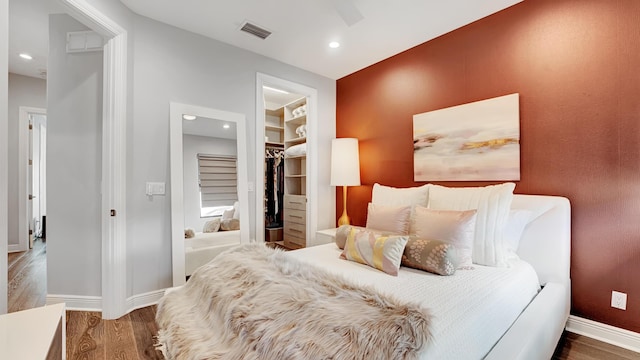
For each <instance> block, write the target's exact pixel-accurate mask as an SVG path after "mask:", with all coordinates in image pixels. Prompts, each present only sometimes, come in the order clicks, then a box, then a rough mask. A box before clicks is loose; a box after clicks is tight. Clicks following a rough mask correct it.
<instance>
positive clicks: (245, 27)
mask: <svg viewBox="0 0 640 360" xmlns="http://www.w3.org/2000/svg"><path fill="white" fill-rule="evenodd" d="M240 30H241V31H244V32H246V33H249V34H251V35H254V36H257V37H259V38H260V39H262V40H264V39H266V38H267V37H268V36H269V35H271V31H269V30H267V29H263V28H261V27H260V26H258V25H254V24H252V23H250V22H248V21H245V22H244V24H242V27H241V28H240Z"/></svg>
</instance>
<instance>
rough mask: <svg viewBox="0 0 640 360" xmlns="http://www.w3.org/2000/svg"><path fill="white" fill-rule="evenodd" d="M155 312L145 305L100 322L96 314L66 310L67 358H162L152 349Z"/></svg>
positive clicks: (73, 359)
mask: <svg viewBox="0 0 640 360" xmlns="http://www.w3.org/2000/svg"><path fill="white" fill-rule="evenodd" d="M155 313H156V307H155V306H148V307H145V308H142V309H138V310H135V311H133V312H131V313H129V314H127V315H125V316H123V317H121V318H120V319H117V320H103V319H101V318H100V313H99V312H85V311H67V359H68V360H76V359H87V360H89V359H104V360H111V359H118V360H135V359H164V357H163V356H162V353H160V351H157V350H156V349H155V348H154V347H153V344H154V336H155V335H156V334H157V333H158V328H157V326H156V322H155Z"/></svg>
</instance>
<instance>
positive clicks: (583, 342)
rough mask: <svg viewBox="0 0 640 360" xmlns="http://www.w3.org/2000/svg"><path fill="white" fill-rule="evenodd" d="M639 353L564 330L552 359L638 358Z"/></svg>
mask: <svg viewBox="0 0 640 360" xmlns="http://www.w3.org/2000/svg"><path fill="white" fill-rule="evenodd" d="M638 359H640V353H636V352H633V351H630V350H627V349H623V348H621V347H617V346H614V345H611V344H607V343H605V342H602V341H598V340H595V339H591V338H589V337H586V336H582V335H578V334H574V333H571V332H567V331H565V332H564V334H563V335H562V339H560V342H559V344H558V347H557V348H556V352H555V353H554V355H553V358H552V360H638Z"/></svg>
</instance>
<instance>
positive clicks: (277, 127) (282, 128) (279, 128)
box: [264, 125, 284, 131]
mask: <svg viewBox="0 0 640 360" xmlns="http://www.w3.org/2000/svg"><path fill="white" fill-rule="evenodd" d="M264 128H265V130H273V131H282V130H284V127H283V126H274V125H265V126H264Z"/></svg>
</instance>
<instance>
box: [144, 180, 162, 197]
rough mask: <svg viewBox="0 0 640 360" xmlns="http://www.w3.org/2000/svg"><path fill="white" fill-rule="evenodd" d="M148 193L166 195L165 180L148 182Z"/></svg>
mask: <svg viewBox="0 0 640 360" xmlns="http://www.w3.org/2000/svg"><path fill="white" fill-rule="evenodd" d="M147 195H149V196H151V195H164V183H163V182H148V183H147Z"/></svg>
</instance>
